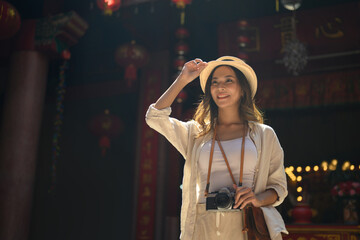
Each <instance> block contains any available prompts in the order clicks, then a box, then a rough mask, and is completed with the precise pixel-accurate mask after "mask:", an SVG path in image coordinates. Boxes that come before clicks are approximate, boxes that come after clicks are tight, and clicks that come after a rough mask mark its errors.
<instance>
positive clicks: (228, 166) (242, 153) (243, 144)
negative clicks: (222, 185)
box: [205, 125, 247, 197]
mask: <svg viewBox="0 0 360 240" xmlns="http://www.w3.org/2000/svg"><path fill="white" fill-rule="evenodd" d="M216 129H217V126H216V127H215V129H214V135H213V138H212V142H211V151H210V157H209V167H208V175H207V183H206V188H205V197H206V196H207V195H208V193H209V188H210V175H211V165H212V160H213V156H214V147H215V139H216V141H217V143H218V145H219V148H220V150H221V153H222V155H223V158H224V160H225V162H226V166H227V168H228V170H229V173H230V176H231V179H232V181H233V183H234V184H235V185H236V182H235V178H234V176H233V174H232V172H231V168H230V165H229V162H228V160H227V157H226V154H225V151H224V149H223V147H222V145H221V143H220V141H219V139H218V138H217V137H216ZM246 130H247V125H245V126H244V134H243V138H242V142H241V162H240V178H239V185H238V186H239V187H241V186H242V179H243V169H244V155H245V137H246Z"/></svg>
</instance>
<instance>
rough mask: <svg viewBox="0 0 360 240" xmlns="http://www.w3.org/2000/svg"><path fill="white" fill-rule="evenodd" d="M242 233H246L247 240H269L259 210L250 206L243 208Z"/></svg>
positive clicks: (267, 231)
mask: <svg viewBox="0 0 360 240" xmlns="http://www.w3.org/2000/svg"><path fill="white" fill-rule="evenodd" d="M243 231H244V232H247V235H248V240H270V239H271V238H270V234H269V230H268V228H267V225H266V222H265V218H264V213H263V211H262V210H261V208H258V207H254V206H252V205H248V206H246V207H245V209H244V229H243Z"/></svg>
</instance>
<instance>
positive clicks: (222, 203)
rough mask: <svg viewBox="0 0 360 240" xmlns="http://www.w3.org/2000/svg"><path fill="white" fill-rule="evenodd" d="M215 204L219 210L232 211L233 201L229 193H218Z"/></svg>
mask: <svg viewBox="0 0 360 240" xmlns="http://www.w3.org/2000/svg"><path fill="white" fill-rule="evenodd" d="M215 202H216V205H217V207H218V208H224V209H230V208H231V206H232V201H231V198H230V196H229V195H228V194H227V193H218V194H216V196H215Z"/></svg>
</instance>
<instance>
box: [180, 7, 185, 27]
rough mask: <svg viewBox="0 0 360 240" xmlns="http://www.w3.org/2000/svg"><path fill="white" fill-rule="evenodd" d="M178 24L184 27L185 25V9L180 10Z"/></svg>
mask: <svg viewBox="0 0 360 240" xmlns="http://www.w3.org/2000/svg"><path fill="white" fill-rule="evenodd" d="M180 24H181V26H184V24H185V7H184V8H182V10H181V13H180Z"/></svg>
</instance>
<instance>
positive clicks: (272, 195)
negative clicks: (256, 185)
mask: <svg viewBox="0 0 360 240" xmlns="http://www.w3.org/2000/svg"><path fill="white" fill-rule="evenodd" d="M256 198H257V199H258V200H259V202H260V206H261V207H264V206H268V205H271V204H273V203H274V202H276V200H277V199H278V194H277V193H276V191H275V190H274V189H271V188H270V189H267V190H266V191H265V192H262V193H259V194H256Z"/></svg>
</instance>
